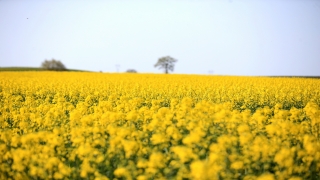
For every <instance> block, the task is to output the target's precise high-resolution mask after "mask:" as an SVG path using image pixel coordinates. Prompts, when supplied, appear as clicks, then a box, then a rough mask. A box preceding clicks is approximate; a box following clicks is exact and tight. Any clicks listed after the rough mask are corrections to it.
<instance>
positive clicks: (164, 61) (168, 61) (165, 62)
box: [154, 56, 178, 74]
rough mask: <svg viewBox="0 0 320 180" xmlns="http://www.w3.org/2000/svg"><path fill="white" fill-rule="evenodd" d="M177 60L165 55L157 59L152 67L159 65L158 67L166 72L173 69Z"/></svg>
mask: <svg viewBox="0 0 320 180" xmlns="http://www.w3.org/2000/svg"><path fill="white" fill-rule="evenodd" d="M177 61H178V60H176V59H174V58H172V57H170V56H165V57H162V58H159V59H158V62H157V63H156V64H155V65H154V67H159V69H164V72H165V73H166V74H168V73H169V71H173V69H174V63H176V62H177Z"/></svg>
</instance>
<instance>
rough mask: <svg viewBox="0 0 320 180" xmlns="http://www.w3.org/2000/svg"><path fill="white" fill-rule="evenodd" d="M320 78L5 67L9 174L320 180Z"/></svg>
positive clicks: (2, 174) (0, 105) (3, 135)
mask: <svg viewBox="0 0 320 180" xmlns="http://www.w3.org/2000/svg"><path fill="white" fill-rule="evenodd" d="M319 106H320V80H319V79H304V78H267V77H232V76H200V75H156V74H108V73H81V72H1V73H0V127H1V128H0V179H23V180H24V179H85V180H91V179H92V180H104V179H105V180H106V179H110V180H120V179H128V180H134V179H137V180H151V179H178V180H188V179H190V180H191V179H195V180H222V179H244V180H254V179H258V180H262V179H265V180H273V179H280V180H287V179H289V180H302V179H320V108H319Z"/></svg>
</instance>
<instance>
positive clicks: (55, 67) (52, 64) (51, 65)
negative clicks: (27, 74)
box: [41, 59, 67, 71]
mask: <svg viewBox="0 0 320 180" xmlns="http://www.w3.org/2000/svg"><path fill="white" fill-rule="evenodd" d="M41 67H42V68H43V69H45V70H51V71H65V70H67V68H66V67H65V65H64V64H62V62H61V61H57V60H55V59H52V60H50V61H49V60H45V61H44V62H42V64H41Z"/></svg>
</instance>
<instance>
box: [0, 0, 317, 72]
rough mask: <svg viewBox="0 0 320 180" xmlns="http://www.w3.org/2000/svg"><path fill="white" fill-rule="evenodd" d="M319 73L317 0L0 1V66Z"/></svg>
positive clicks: (144, 70)
mask: <svg viewBox="0 0 320 180" xmlns="http://www.w3.org/2000/svg"><path fill="white" fill-rule="evenodd" d="M163 56H171V57H173V58H175V59H177V60H178V62H177V63H176V66H175V69H174V73H184V74H209V73H212V74H219V75H320V1H319V0H252V1H250V0H170V1H169V0H161V1H155V0H148V1H146V0H145V1H143V0H139V1H134V0H132V1H129V0H121V1H116V0H112V1H111V0H109V1H108V0H104V1H103V0H101V1H98V0H94V1H89V0H88V1H84V0H83V1H82V0H63V1H62V0H61V1H54V0H51V1H49V0H43V1H40V0H37V1H33V0H28V1H23V0H0V66H1V67H5V66H32V67H35V66H36V67H39V66H40V65H41V63H42V62H43V61H44V60H45V59H47V60H51V59H52V58H54V59H56V60H60V61H61V62H62V63H63V64H64V65H65V66H66V67H67V68H71V69H83V70H91V71H103V72H117V65H119V66H118V67H119V71H120V72H123V71H126V70H127V69H135V70H137V71H138V72H143V73H162V72H163V71H162V70H159V69H157V68H154V64H155V63H156V62H157V60H158V59H159V58H160V57H163Z"/></svg>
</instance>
